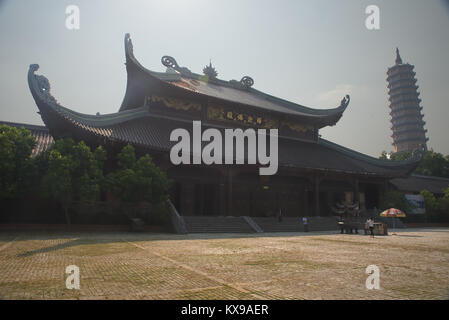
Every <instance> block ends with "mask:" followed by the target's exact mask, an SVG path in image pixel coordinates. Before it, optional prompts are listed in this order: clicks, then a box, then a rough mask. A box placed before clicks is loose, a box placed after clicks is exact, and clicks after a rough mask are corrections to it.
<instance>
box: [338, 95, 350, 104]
mask: <svg viewBox="0 0 449 320" xmlns="http://www.w3.org/2000/svg"><path fill="white" fill-rule="evenodd" d="M349 101H351V97H350V96H349V94H347V95H346V96H345V97H343V99H342V100H341V103H340V107H347V106H348V104H349Z"/></svg>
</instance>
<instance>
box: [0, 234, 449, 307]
mask: <svg viewBox="0 0 449 320" xmlns="http://www.w3.org/2000/svg"><path fill="white" fill-rule="evenodd" d="M373 264H374V265H377V266H378V267H379V270H380V289H379V290H375V289H374V290H368V289H366V287H365V281H366V279H367V277H368V275H367V274H366V273H365V269H366V267H367V266H368V265H373ZM69 265H76V266H78V267H79V270H80V289H79V290H76V289H73V290H69V289H67V288H66V277H67V276H68V275H67V274H66V273H65V270H66V267H67V266H69ZM0 298H2V299H448V298H449V229H408V230H407V231H398V232H397V235H390V236H377V237H376V238H374V239H372V238H370V237H369V236H364V235H346V234H345V235H341V234H337V233H336V232H316V233H308V234H304V233H284V234H282V233H277V234H261V235H260V234H259V235H257V234H249V235H241V234H190V235H182V236H181V235H170V234H132V233H73V234H64V233H44V232H41V233H37V232H36V233H0Z"/></svg>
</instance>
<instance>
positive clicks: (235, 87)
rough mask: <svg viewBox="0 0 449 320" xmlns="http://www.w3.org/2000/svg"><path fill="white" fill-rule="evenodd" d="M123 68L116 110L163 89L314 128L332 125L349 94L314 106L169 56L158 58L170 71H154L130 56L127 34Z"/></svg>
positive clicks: (131, 106) (132, 105)
mask: <svg viewBox="0 0 449 320" xmlns="http://www.w3.org/2000/svg"><path fill="white" fill-rule="evenodd" d="M125 55H126V70H127V73H128V83H127V89H126V94H125V98H124V100H123V103H122V106H121V108H120V111H124V110H129V109H134V108H138V107H140V106H141V102H142V101H143V99H144V97H145V96H146V95H150V94H151V93H153V92H154V91H158V90H165V91H170V92H173V93H175V94H176V93H178V94H184V95H185V94H187V95H190V96H192V97H197V98H198V97H206V98H212V99H216V100H222V101H227V102H230V103H234V104H239V105H242V106H246V107H253V108H258V109H263V110H266V111H269V112H274V113H280V114H284V115H287V116H289V117H291V116H294V117H298V118H307V119H308V120H309V121H311V122H314V123H317V125H318V127H319V128H321V127H324V126H328V125H335V124H336V123H337V122H338V120H339V119H340V118H341V116H342V115H343V112H344V111H345V110H346V108H347V106H348V104H349V101H350V97H349V95H347V96H346V97H344V98H343V99H342V100H341V102H340V105H339V106H337V107H335V108H332V109H314V108H309V107H305V106H302V105H299V104H296V103H293V102H290V101H287V100H283V99H280V98H277V97H274V96H272V95H269V94H266V93H264V92H261V91H258V90H256V89H253V88H252V85H253V83H254V80H253V79H252V78H250V77H248V76H244V77H243V78H242V79H241V80H240V81H236V80H231V81H224V80H220V79H216V78H211V79H209V77H207V76H204V75H199V74H196V73H193V72H191V71H190V70H189V69H187V68H185V67H180V66H179V65H178V63H177V62H176V60H175V59H174V58H172V57H169V56H164V57H162V64H163V65H164V66H166V67H167V68H170V69H171V71H172V72H154V71H151V70H148V69H146V68H145V67H143V66H142V65H141V64H140V63H139V62H138V61H137V59H136V58H135V57H134V49H133V44H132V42H131V38H130V36H129V34H126V35H125Z"/></svg>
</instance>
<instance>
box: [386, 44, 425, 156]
mask: <svg viewBox="0 0 449 320" xmlns="http://www.w3.org/2000/svg"><path fill="white" fill-rule="evenodd" d="M414 68H415V66H413V65H411V64H408V63H405V64H404V63H402V59H401V56H400V55H399V49H397V48H396V63H395V65H394V66H392V67H391V68H389V69H388V71H387V75H388V77H387V81H388V96H389V99H388V100H389V101H390V110H391V112H390V116H391V130H392V131H393V134H392V136H391V137H392V138H393V146H394V152H403V151H413V150H416V149H421V148H424V149H427V140H428V138H427V137H426V132H427V130H426V129H424V125H425V121H424V120H423V117H424V116H423V114H422V107H421V106H420V103H421V99H420V98H419V92H418V86H417V85H416V78H415V74H416V73H415V72H414V71H413V69H414Z"/></svg>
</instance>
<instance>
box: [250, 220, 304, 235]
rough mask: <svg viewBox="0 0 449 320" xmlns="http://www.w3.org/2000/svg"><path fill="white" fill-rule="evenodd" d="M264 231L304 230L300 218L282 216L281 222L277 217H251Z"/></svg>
mask: <svg viewBox="0 0 449 320" xmlns="http://www.w3.org/2000/svg"><path fill="white" fill-rule="evenodd" d="M251 218H252V219H253V221H254V222H255V223H257V224H258V225H259V227H260V228H261V229H262V230H263V231H264V232H302V231H304V229H303V226H302V223H300V220H299V218H289V217H284V218H282V221H281V222H278V219H277V218H275V217H267V218H266V217H251Z"/></svg>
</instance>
